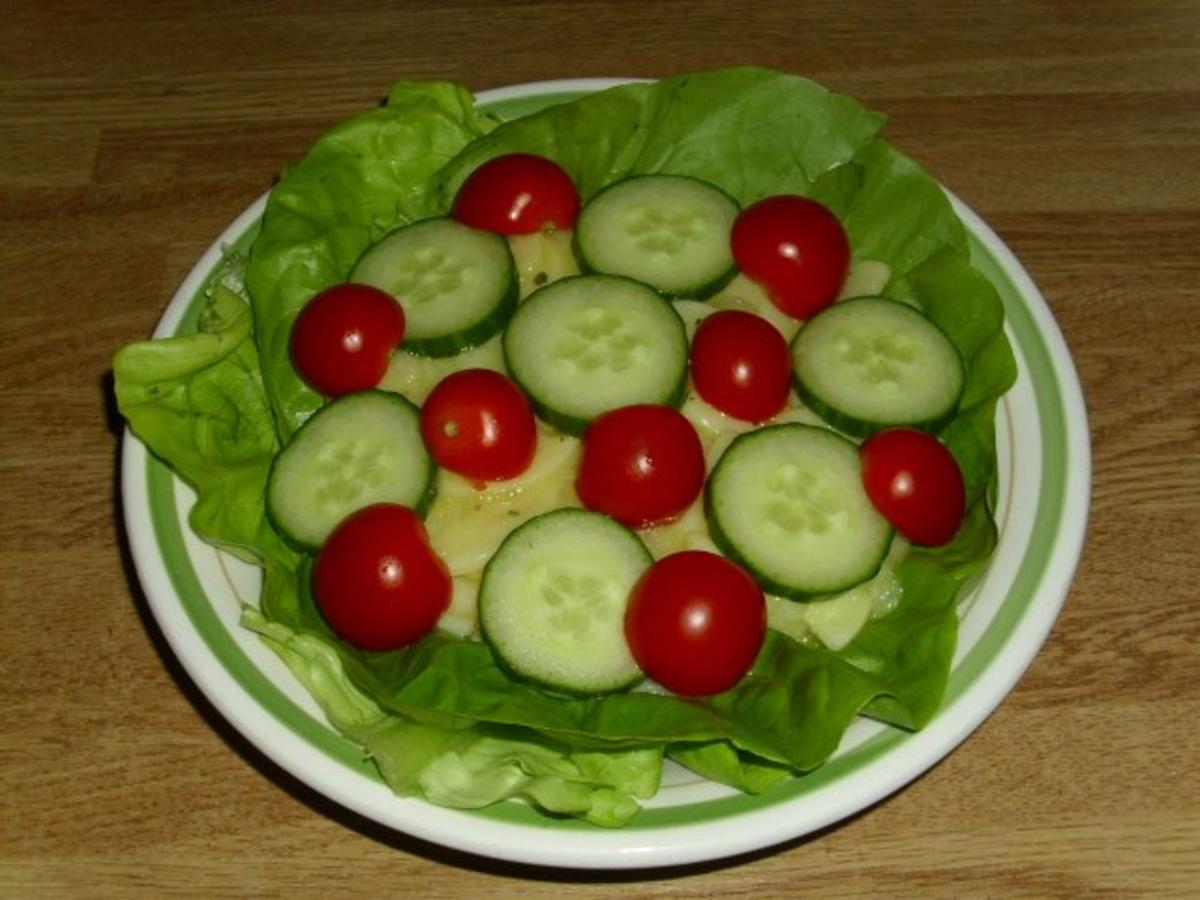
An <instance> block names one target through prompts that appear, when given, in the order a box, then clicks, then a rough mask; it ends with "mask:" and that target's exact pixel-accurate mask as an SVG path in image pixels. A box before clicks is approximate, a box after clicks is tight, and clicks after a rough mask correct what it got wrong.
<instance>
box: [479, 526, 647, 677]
mask: <svg viewBox="0 0 1200 900" xmlns="http://www.w3.org/2000/svg"><path fill="white" fill-rule="evenodd" d="M652 562H653V557H651V555H650V552H649V551H648V550H647V549H646V547H645V545H644V544H643V543H642V541H641V539H640V538H639V537H638V536H637V535H636V534H634V533H633V532H632V531H630V530H629V529H628V528H625V526H623V525H621V524H619V523H618V522H616V521H615V520H613V519H610V518H609V517H608V516H605V515H602V514H601V513H597V512H591V511H589V510H583V509H574V508H567V509H558V510H554V511H553V512H549V513H544V514H543V515H540V516H537V517H535V518H533V519H530V520H529V521H528V522H526V523H525V524H524V525H521V526H520V527H519V528H517V529H516V530H514V531H513V532H512V533H511V534H509V536H508V537H507V538H505V540H504V542H503V543H502V544H501V545H500V549H498V550H497V551H496V553H495V555H494V556H493V557H492V559H491V560H490V561H489V562H488V564H487V566H486V567H485V568H484V572H483V579H482V581H481V583H480V588H479V623H480V628H481V630H482V632H483V637H484V640H485V641H487V643H488V645H489V646H490V647H491V648H492V651H493V653H494V654H495V655H496V657H497V659H498V660H499V661H500V662H501V663H502V665H503V666H504V667H505V668H506V669H508V670H509V671H510V672H512V673H514V674H515V675H517V676H518V677H520V678H522V679H525V680H527V681H531V682H533V683H535V684H537V685H539V686H541V687H544V688H548V689H550V690H552V691H557V692H563V693H567V694H578V695H583V694H599V693H609V692H612V691H619V690H623V689H625V688H628V687H630V686H632V685H633V684H635V683H636V682H638V681H640V680H641V678H642V673H641V670H640V669H639V668H638V666H637V663H636V662H634V660H633V656H632V654H631V652H630V650H629V646H628V643H627V642H626V640H625V608H626V606H627V605H628V602H629V594H630V591H632V590H633V586H634V585H635V584H636V583H637V580H638V579H639V578H640V577H641V576H642V574H643V573H644V572H645V571H646V569H648V568H649V567H650V564H651V563H652Z"/></svg>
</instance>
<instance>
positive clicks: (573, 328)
mask: <svg viewBox="0 0 1200 900" xmlns="http://www.w3.org/2000/svg"><path fill="white" fill-rule="evenodd" d="M563 331H564V333H562V334H561V335H560V336H559V338H558V340H557V341H556V342H555V345H554V357H555V359H556V360H557V361H558V363H559V364H560V365H561V366H563V367H565V368H568V369H570V370H571V373H572V374H573V375H596V374H600V373H601V372H602V371H605V372H609V373H612V374H617V373H620V372H624V371H626V370H628V369H629V368H631V367H633V366H640V365H643V364H644V363H645V362H646V361H647V360H648V359H649V357H650V343H649V341H647V340H646V338H645V337H644V336H642V335H640V334H638V333H637V332H635V331H633V330H632V329H631V328H629V327H628V325H627V323H626V320H625V319H624V317H622V316H621V315H620V314H619V313H617V312H616V311H615V310H611V309H602V308H599V307H591V308H588V309H585V310H582V311H581V312H580V313H579V314H577V315H575V316H572V317H571V319H570V320H569V321H568V322H567V323H565V326H564V329H563Z"/></svg>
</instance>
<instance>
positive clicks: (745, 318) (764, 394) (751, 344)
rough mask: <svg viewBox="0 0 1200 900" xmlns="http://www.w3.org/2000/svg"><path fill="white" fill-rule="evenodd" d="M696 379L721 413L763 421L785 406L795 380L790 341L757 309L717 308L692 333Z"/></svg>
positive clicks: (747, 419)
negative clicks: (760, 314)
mask: <svg viewBox="0 0 1200 900" xmlns="http://www.w3.org/2000/svg"><path fill="white" fill-rule="evenodd" d="M692 382H693V383H694V384H695V385H696V391H697V392H698V393H699V394H700V396H701V397H703V398H704V399H705V400H707V401H708V402H709V403H711V404H712V405H713V406H715V407H716V408H717V409H719V410H721V412H723V413H727V414H728V415H731V416H734V417H735V418H738V419H744V420H745V421H747V422H765V421H766V420H767V419H770V418H772V417H774V416H776V415H778V414H779V412H780V411H781V410H782V409H783V407H784V406H785V405H787V398H788V391H789V390H790V389H791V385H792V358H791V354H790V353H789V352H788V345H787V341H785V340H784V339H783V335H781V334H780V333H779V331H778V330H776V328H775V326H774V325H772V324H771V323H770V322H768V321H767V320H766V319H764V318H762V317H761V316H756V315H754V313H749V312H743V311H741V310H733V309H728V310H722V311H721V312H715V313H713V314H711V315H709V316H706V317H705V318H704V320H703V321H701V322H700V325H699V327H698V328H697V329H696V336H695V337H694V338H692Z"/></svg>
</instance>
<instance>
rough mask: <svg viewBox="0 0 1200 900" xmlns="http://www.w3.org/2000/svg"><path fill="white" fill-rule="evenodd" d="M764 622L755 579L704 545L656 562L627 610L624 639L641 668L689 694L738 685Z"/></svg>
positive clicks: (752, 657)
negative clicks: (701, 547) (708, 551)
mask: <svg viewBox="0 0 1200 900" xmlns="http://www.w3.org/2000/svg"><path fill="white" fill-rule="evenodd" d="M766 628H767V604H766V600H765V598H764V597H763V592H762V588H760V587H759V586H758V583H757V582H756V581H755V580H754V579H753V578H752V577H751V576H750V575H749V573H747V572H746V571H745V570H744V569H743V568H742V567H741V566H739V565H737V564H736V563H734V562H732V561H730V560H728V559H726V558H725V557H723V556H718V555H717V554H715V553H707V552H705V551H703V550H685V551H683V552H682V553H675V554H672V555H671V556H667V557H664V558H663V559H660V560H659V561H658V562H656V563H655V564H654V565H652V566H651V567H650V568H649V569H648V570H646V573H645V574H644V575H643V576H642V577H641V579H640V580H639V581H638V583H637V584H636V585H635V586H634V588H633V592H632V593H631V594H630V597H629V606H628V607H627V608H626V611H625V639H626V640H627V641H628V642H629V649H630V652H632V653H633V658H634V660H635V661H636V662H637V664H638V665H639V666H641V668H642V671H644V672H645V673H646V674H647V675H648V676H649V677H650V678H652V679H654V680H655V681H657V682H658V683H659V684H661V685H662V686H663V687H665V688H667V689H668V690H671V691H674V692H675V693H677V694H684V695H686V696H689V697H698V696H705V695H708V694H718V693H720V692H721V691H726V690H729V689H730V688H731V687H733V686H734V685H735V684H737V683H738V681H740V680H741V679H742V676H744V675H745V674H746V673H747V672H748V671H749V670H750V667H751V666H752V665H754V660H755V658H756V657H757V656H758V651H759V649H760V648H761V647H762V643H763V638H764V637H765V635H766Z"/></svg>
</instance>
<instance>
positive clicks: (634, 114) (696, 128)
mask: <svg viewBox="0 0 1200 900" xmlns="http://www.w3.org/2000/svg"><path fill="white" fill-rule="evenodd" d="M883 122H884V118H883V116H881V115H879V114H878V113H874V112H871V111H870V110H868V109H866V108H865V107H863V106H862V105H861V104H859V103H858V102H857V101H856V100H853V99H851V98H849V97H845V96H842V95H840V94H834V93H831V92H829V91H828V90H826V89H825V88H823V87H821V86H820V85H818V84H816V83H814V82H812V81H809V80H808V79H806V78H800V77H797V76H795V75H786V74H784V73H782V72H774V71H771V70H769V69H760V68H754V67H749V66H746V67H737V68H730V69H720V70H716V71H711V72H701V73H698V74H693V75H680V76H677V77H674V78H665V79H663V80H661V81H656V82H648V83H647V82H643V83H637V84H628V85H622V86H619V87H616V88H613V89H611V90H607V91H603V92H600V93H596V94H592V95H589V96H587V97H583V98H580V99H579V100H576V101H574V102H572V103H569V104H564V105H561V106H555V107H552V108H550V109H547V110H544V111H542V112H540V113H535V114H533V115H531V116H527V117H525V118H523V119H519V120H517V121H515V122H510V123H508V124H506V125H504V126H503V127H502V128H500V129H497V130H496V131H494V132H492V133H491V134H490V135H488V136H487V137H486V138H483V139H481V140H479V141H476V142H475V143H474V144H472V145H471V147H469V148H468V149H467V150H466V151H465V152H464V153H462V154H461V155H460V156H458V157H457V158H456V159H455V160H454V161H453V162H452V163H451V164H450V165H448V166H447V167H446V170H445V171H444V172H443V173H441V175H440V177H439V181H440V182H441V192H442V206H443V207H444V208H448V207H449V205H450V201H451V200H452V199H453V197H454V195H455V193H456V192H457V191H458V188H459V186H460V185H461V184H462V182H463V181H464V180H465V179H466V177H467V176H468V175H470V173H471V172H472V171H474V169H476V168H477V167H478V166H479V165H480V164H482V163H483V162H486V161H487V160H488V159H491V158H492V157H494V156H499V155H501V154H504V153H516V152H527V153H538V154H541V155H542V156H546V157H549V158H550V159H553V160H555V161H556V162H557V163H558V164H559V165H561V166H562V167H563V168H565V169H566V170H567V171H568V172H570V173H571V176H572V177H573V178H574V179H575V183H576V185H577V186H578V188H579V192H580V194H581V195H582V196H583V197H584V198H585V199H586V198H588V197H590V196H592V195H593V194H595V193H596V192H597V191H599V190H600V189H601V188H603V187H604V186H606V185H608V184H611V183H612V182H614V181H616V180H618V179H620V178H624V177H626V176H628V175H635V174H645V173H650V172H663V173H667V174H678V175H691V176H693V177H695V178H702V179H705V180H707V181H711V182H712V183H713V184H716V185H719V186H720V187H722V188H724V189H725V190H726V191H727V192H728V193H729V194H730V195H731V196H733V197H735V198H736V199H737V200H738V201H739V202H741V203H743V204H745V203H750V202H752V201H754V200H757V199H759V198H761V197H764V196H766V195H768V194H773V193H780V192H783V191H792V192H797V193H803V194H808V193H809V192H810V190H811V187H812V185H813V184H814V183H815V182H816V181H818V180H819V179H820V178H821V177H822V176H824V175H825V174H826V173H828V172H830V171H831V170H833V169H835V168H837V167H838V166H841V165H843V164H845V163H847V162H848V161H849V160H850V159H851V158H852V157H853V156H854V154H855V153H856V152H857V151H858V150H859V149H861V148H863V147H865V146H867V145H869V144H870V143H871V141H872V140H873V139H874V137H875V135H876V134H877V133H878V132H879V130H880V128H882V127H883Z"/></svg>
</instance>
